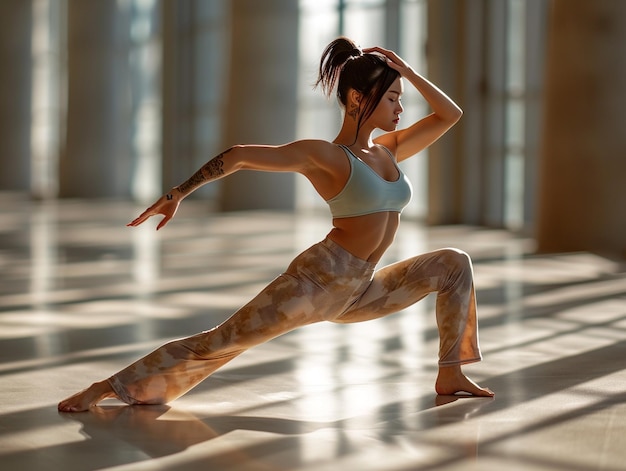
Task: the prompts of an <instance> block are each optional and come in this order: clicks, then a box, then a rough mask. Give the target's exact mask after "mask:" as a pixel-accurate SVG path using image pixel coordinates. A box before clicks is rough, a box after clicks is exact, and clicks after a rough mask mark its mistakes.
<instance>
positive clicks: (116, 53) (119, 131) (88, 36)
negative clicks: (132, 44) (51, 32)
mask: <svg viewBox="0 0 626 471" xmlns="http://www.w3.org/2000/svg"><path fill="white" fill-rule="evenodd" d="M118 3H119V2H112V1H107V0H68V64H67V75H68V103H67V139H66V145H65V149H64V152H63V153H62V156H61V162H60V182H59V194H60V196H61V197H80V198H99V197H127V196H129V195H130V188H131V171H132V165H131V155H132V154H131V149H130V143H131V133H132V129H131V122H130V116H131V113H130V110H129V106H130V99H129V95H128V94H129V87H128V54H127V52H128V44H129V39H128V38H127V35H128V31H129V28H128V24H127V22H126V18H125V16H124V13H123V11H121V10H120V7H119V6H118Z"/></svg>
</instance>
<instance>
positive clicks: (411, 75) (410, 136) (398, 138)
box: [363, 47, 463, 161]
mask: <svg viewBox="0 0 626 471" xmlns="http://www.w3.org/2000/svg"><path fill="white" fill-rule="evenodd" d="M363 52H377V53H379V54H382V55H384V56H385V57H386V58H387V63H388V65H389V67H391V68H392V69H395V70H397V71H398V72H399V73H400V75H401V76H402V77H403V78H404V79H405V80H407V81H408V82H409V83H410V84H411V85H413V86H414V87H415V88H416V89H417V90H418V91H419V92H420V93H421V94H422V96H423V97H424V99H425V100H426V101H427V102H428V104H429V105H430V107H431V109H432V113H431V114H429V115H428V116H426V117H424V118H422V119H420V120H419V121H417V122H416V123H414V124H412V125H411V126H409V127H407V128H405V129H400V130H398V131H393V132H390V133H386V134H384V135H382V136H380V137H378V138H377V139H376V142H378V143H380V144H383V145H385V146H386V147H388V148H390V149H391V150H392V152H394V153H395V155H396V157H397V159H398V161H402V160H404V159H407V158H409V157H411V156H413V155H415V154H417V153H418V152H420V151H421V150H424V149H425V148H427V147H428V146H430V145H431V144H432V143H433V142H435V141H436V140H437V139H439V138H440V137H441V136H442V135H444V134H445V133H446V131H448V129H450V128H451V127H452V126H454V124H456V122H457V121H458V120H459V119H461V116H462V115H463V111H462V110H461V108H460V107H459V106H458V105H457V104H456V103H455V102H454V101H453V100H452V99H451V98H450V97H449V96H448V95H446V94H445V93H444V92H443V91H441V90H440V89H439V88H438V87H437V86H436V85H434V84H433V83H432V82H430V81H429V80H427V79H426V78H425V77H423V76H422V75H420V74H418V73H417V72H416V71H415V70H413V68H412V67H411V66H410V65H409V64H407V63H406V62H405V61H404V60H402V59H401V58H400V57H399V56H398V55H397V54H396V53H394V52H393V51H389V50H387V49H383V48H380V47H374V48H370V49H365V50H364V51H363Z"/></svg>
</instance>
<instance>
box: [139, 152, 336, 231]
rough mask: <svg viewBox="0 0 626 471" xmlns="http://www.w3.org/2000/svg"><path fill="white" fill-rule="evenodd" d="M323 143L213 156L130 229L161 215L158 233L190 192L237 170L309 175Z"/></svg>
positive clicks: (316, 163)
mask: <svg viewBox="0 0 626 471" xmlns="http://www.w3.org/2000/svg"><path fill="white" fill-rule="evenodd" d="M324 145H329V144H328V143H326V142H324V141H295V142H292V143H289V144H285V145H282V146H258V145H240V146H234V147H231V148H230V149H228V150H226V151H224V152H222V153H221V154H219V155H218V156H216V157H213V158H212V159H211V160H209V161H208V162H207V163H205V164H204V165H203V166H202V167H200V169H198V171H196V172H195V173H194V174H193V175H192V176H191V177H189V178H188V179H187V180H186V181H184V182H183V183H181V184H180V185H178V186H175V187H174V188H172V189H171V190H170V191H169V192H167V193H166V194H164V195H163V196H161V197H160V198H159V199H158V200H157V201H156V202H155V203H154V204H153V205H152V206H150V207H149V208H148V209H146V210H145V211H144V212H143V213H142V214H141V215H140V216H139V217H137V218H136V219H134V220H133V221H131V222H130V223H129V224H128V225H129V226H138V225H140V224H142V223H143V222H144V221H146V220H147V219H148V218H150V217H151V216H156V215H158V214H161V215H163V216H164V218H163V220H162V221H161V222H160V223H159V225H158V226H157V230H159V229H160V228H161V227H163V226H165V224H167V223H168V222H169V220H170V219H172V218H173V217H174V215H175V214H176V211H177V210H178V206H179V205H180V203H181V202H182V200H183V199H185V198H186V197H187V196H189V195H190V194H191V193H193V192H194V191H195V190H197V189H198V188H200V187H201V186H203V185H206V184H207V183H209V182H212V181H214V180H218V179H220V178H223V177H225V176H227V175H230V174H232V173H235V172H237V171H238V170H259V171H266V172H298V173H302V174H303V175H305V176H309V177H310V175H311V174H312V173H314V172H315V171H318V170H319V168H320V162H319V159H318V158H316V156H319V155H322V156H323V155H325V153H324V152H320V150H321V147H322V146H324Z"/></svg>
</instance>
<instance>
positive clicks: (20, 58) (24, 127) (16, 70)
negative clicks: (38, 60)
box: [0, 0, 32, 191]
mask: <svg viewBox="0 0 626 471" xmlns="http://www.w3.org/2000/svg"><path fill="white" fill-rule="evenodd" d="M31 35H32V5H31V2H30V1H26V0H2V1H1V2H0V84H1V85H0V190H11V191H29V190H30V169H31V159H30V119H31V116H30V114H31V84H32V80H31V78H32V77H31V72H32V57H31Z"/></svg>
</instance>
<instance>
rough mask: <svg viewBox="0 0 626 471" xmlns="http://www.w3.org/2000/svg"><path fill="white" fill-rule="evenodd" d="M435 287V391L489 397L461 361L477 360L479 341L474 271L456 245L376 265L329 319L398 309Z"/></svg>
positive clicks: (357, 317)
mask: <svg viewBox="0 0 626 471" xmlns="http://www.w3.org/2000/svg"><path fill="white" fill-rule="evenodd" d="M433 292H437V302H436V318H437V327H438V330H439V375H438V377H437V382H436V384H435V389H436V390H437V392H438V393H439V394H454V393H456V392H460V391H466V392H469V393H471V394H473V395H477V396H492V395H493V393H492V392H491V391H490V390H488V389H486V388H481V387H480V386H478V385H477V384H476V383H474V382H473V381H472V380H470V379H469V378H467V377H466V376H465V375H464V374H463V373H462V371H461V365H462V364H465V363H472V362H475V361H479V360H480V359H481V354H480V348H479V345H478V326H477V319H476V295H475V291H474V274H473V268H472V263H471V260H470V258H469V256H468V255H467V254H466V253H464V252H462V251H460V250H456V249H442V250H436V251H434V252H430V253H426V254H423V255H418V256H416V257H413V258H410V259H408V260H404V261H401V262H397V263H394V264H392V265H389V266H386V267H383V268H381V269H380V270H377V271H376V272H375V273H374V277H373V280H372V283H371V284H370V285H369V287H368V288H367V290H366V291H365V292H364V293H363V295H362V296H361V297H360V298H359V300H358V301H357V302H356V303H354V304H353V305H352V306H350V307H349V308H348V309H347V310H346V311H344V312H343V313H342V314H341V315H339V316H338V317H336V318H334V319H330V320H332V321H333V322H338V323H351V322H362V321H366V320H371V319H377V318H380V317H383V316H386V315H388V314H391V313H394V312H398V311H400V310H402V309H404V308H406V307H408V306H410V305H412V304H414V303H416V302H417V301H419V300H421V299H423V298H424V297H425V296H427V295H428V294H429V293H433Z"/></svg>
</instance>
